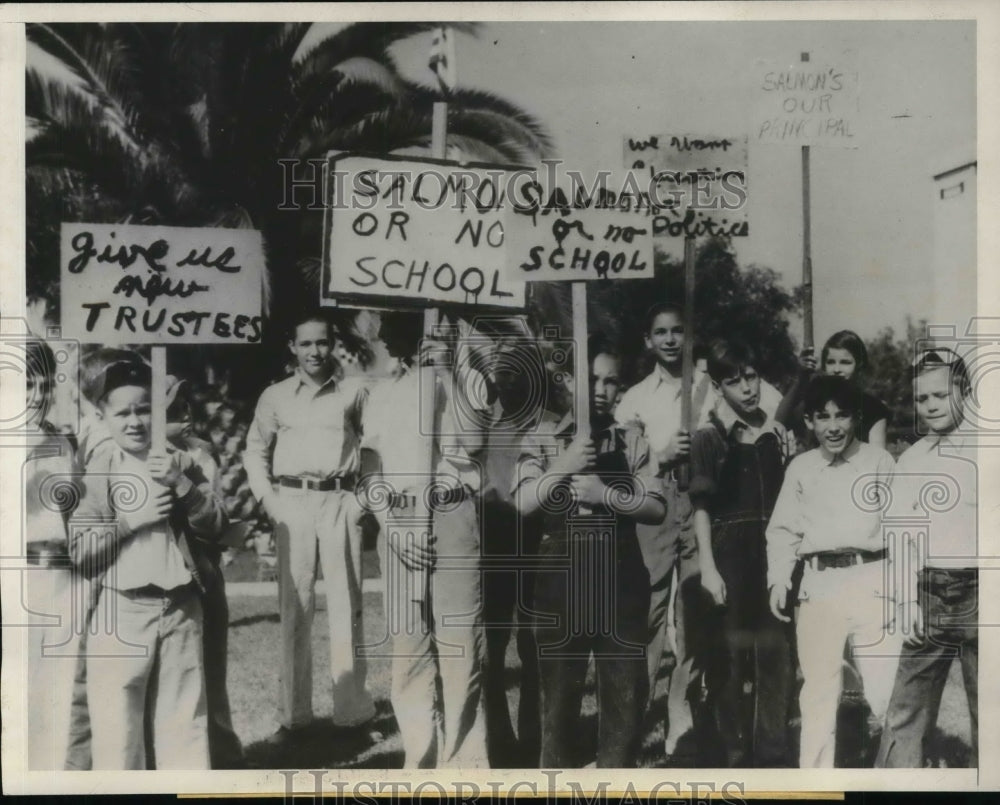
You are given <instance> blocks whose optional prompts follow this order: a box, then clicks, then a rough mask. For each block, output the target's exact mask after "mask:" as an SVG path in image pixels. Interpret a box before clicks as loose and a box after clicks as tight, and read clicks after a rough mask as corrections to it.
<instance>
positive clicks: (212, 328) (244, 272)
mask: <svg viewBox="0 0 1000 805" xmlns="http://www.w3.org/2000/svg"><path fill="white" fill-rule="evenodd" d="M60 261H61V264H62V265H61V272H62V275H61V281H62V335H63V337H66V338H76V339H79V340H80V341H90V342H97V343H102V344H254V343H257V342H259V341H260V339H261V334H262V332H261V280H262V277H263V272H264V250H263V247H262V242H261V236H260V232H257V231H255V230H251V229H210V228H204V229H202V228H188V227H172V226H141V225H133V224H80V223H64V224H63V225H62V233H61V251H60Z"/></svg>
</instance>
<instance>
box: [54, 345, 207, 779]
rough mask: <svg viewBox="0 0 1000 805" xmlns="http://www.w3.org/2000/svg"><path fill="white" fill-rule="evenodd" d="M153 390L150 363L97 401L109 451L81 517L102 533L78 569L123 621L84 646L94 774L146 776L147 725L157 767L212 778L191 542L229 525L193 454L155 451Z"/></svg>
mask: <svg viewBox="0 0 1000 805" xmlns="http://www.w3.org/2000/svg"><path fill="white" fill-rule="evenodd" d="M150 385H151V376H150V370H149V367H148V366H146V365H145V364H143V363H139V362H135V361H122V362H117V363H112V364H110V365H109V366H107V367H106V369H105V371H104V374H103V379H102V380H101V381H100V383H99V386H100V388H99V391H98V393H97V394H95V397H96V399H97V401H98V409H97V410H98V416H99V418H100V419H101V421H103V422H104V424H105V425H106V426H107V430H108V433H109V435H110V436H111V439H112V441H113V442H114V444H113V445H108V446H107V448H104V449H101V450H99V451H97V453H95V455H94V457H93V458H92V460H91V462H90V464H89V465H88V466H87V472H86V475H85V477H84V485H85V492H84V497H83V500H82V501H81V503H80V506H79V508H78V509H77V513H76V517H77V518H81V519H82V520H84V521H86V522H88V523H91V524H94V523H95V522H103V523H104V524H105V527H102V528H92V527H91V528H82V527H77V528H73V529H72V533H71V538H70V556H71V558H72V560H73V562H74V564H75V565H77V566H78V567H80V568H81V570H82V572H83V573H84V575H86V576H88V577H92V578H96V579H98V581H97V583H98V584H99V585H100V587H101V592H100V596H101V598H102V599H105V600H104V601H103V602H101V603H99V604H98V607H99V611H109V612H114V613H115V618H116V623H115V628H114V629H113V630H104V629H102V630H99V631H98V632H97V633H96V634H92V635H90V636H89V637H88V641H87V699H88V701H89V704H90V708H89V709H90V722H91V730H92V751H93V767H94V768H95V769H145V768H147V762H148V759H147V756H146V742H145V733H146V731H147V725H148V727H149V733H150V735H151V736H152V748H153V750H154V753H155V767H156V768H159V769H167V768H170V769H208V768H209V753H208V723H207V711H206V705H205V681H204V670H203V667H204V666H203V654H202V608H201V601H200V597H199V590H203V588H204V579H205V577H206V574H207V573H209V572H210V568H209V567H207V564H206V563H207V560H205V558H204V556H202V555H201V554H200V552H198V551H193V550H192V547H191V540H192V539H193V538H195V537H201V538H203V539H215V538H217V537H218V535H219V534H221V533H222V530H223V528H224V526H225V521H226V516H225V512H224V510H223V507H222V504H221V502H220V501H219V499H218V498H217V496H216V495H215V493H214V492H213V491H212V489H211V486H210V485H209V484H208V483H207V481H206V479H205V478H204V476H203V474H202V473H201V472H200V471H199V470H198V468H197V467H196V466H195V464H194V462H193V460H192V459H191V458H190V457H189V456H188V455H187V454H186V453H183V452H181V451H177V450H173V449H170V448H168V449H167V451H166V452H164V453H154V452H152V450H151V420H152V406H151V400H150ZM199 565H200V566H199ZM111 599H113V600H111Z"/></svg>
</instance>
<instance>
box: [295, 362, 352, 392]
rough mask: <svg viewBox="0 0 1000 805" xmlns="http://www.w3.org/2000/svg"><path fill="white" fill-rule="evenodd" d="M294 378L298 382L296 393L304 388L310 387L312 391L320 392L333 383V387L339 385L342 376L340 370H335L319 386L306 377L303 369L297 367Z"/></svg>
mask: <svg viewBox="0 0 1000 805" xmlns="http://www.w3.org/2000/svg"><path fill="white" fill-rule="evenodd" d="M294 376H295V379H296V380H297V381H298V382H297V383H296V384H295V390H296V391H299V390H300V389H301V388H302V387H303V386H308V387H309V388H311V389H314V390H316V391H319V390H320V389H325V388H326V387H327V386H329V385H330V384H331V383H332V384H333V385H336V384H337V383H339V382H340V379H341V376H342V375H341V372H340V370H339V368H334V370H333V371H332V372H331V373H330V376H329V377H328V378H327V379H326V380H324V381H323V382H322V383H319V384H317V383H315V382H314V381H312V380H311V379H309V377H307V376H306V374H305V372H303V371H302V367H300V366H296V367H295V375H294Z"/></svg>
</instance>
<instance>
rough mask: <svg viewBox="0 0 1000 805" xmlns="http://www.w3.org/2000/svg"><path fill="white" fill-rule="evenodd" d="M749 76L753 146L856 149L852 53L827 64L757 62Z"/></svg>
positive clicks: (808, 61)
mask: <svg viewBox="0 0 1000 805" xmlns="http://www.w3.org/2000/svg"><path fill="white" fill-rule="evenodd" d="M753 76H754V81H755V84H754V88H753V92H754V93H755V95H756V103H755V111H754V117H753V120H752V124H751V127H750V131H751V137H753V139H754V141H755V142H758V143H770V144H776V145H799V146H802V145H825V146H833V147H837V148H856V147H857V137H858V133H859V130H858V117H859V115H858V72H857V67H856V58H855V54H854V53H853V52H852V51H847V52H845V53H843V54H840V55H839V56H838V57H837V58H836V59H834V60H827V61H823V60H812V59H811V60H807V61H802V62H778V61H774V60H771V61H761V62H759V63H758V64H757V66H756V68H755V70H754V71H753Z"/></svg>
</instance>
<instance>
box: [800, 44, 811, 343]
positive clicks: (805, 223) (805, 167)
mask: <svg viewBox="0 0 1000 805" xmlns="http://www.w3.org/2000/svg"><path fill="white" fill-rule="evenodd" d="M802 61H804V62H807V61H809V54H808V53H803V54H802ZM809 206H810V205H809V146H808V145H803V146H802V331H803V332H802V347H803V348H804V349H812V348H813V279H812V222H811V217H810V212H809Z"/></svg>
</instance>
